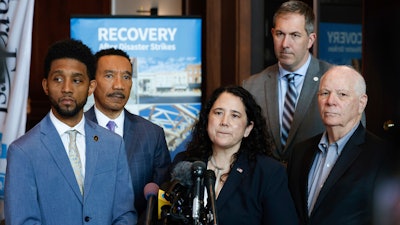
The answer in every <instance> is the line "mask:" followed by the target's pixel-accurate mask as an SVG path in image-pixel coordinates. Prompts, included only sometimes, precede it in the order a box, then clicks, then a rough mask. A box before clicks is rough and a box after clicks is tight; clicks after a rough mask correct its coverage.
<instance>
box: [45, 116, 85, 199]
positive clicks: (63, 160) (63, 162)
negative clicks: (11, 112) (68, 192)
mask: <svg viewBox="0 0 400 225" xmlns="http://www.w3.org/2000/svg"><path fill="white" fill-rule="evenodd" d="M41 133H42V144H43V146H44V147H45V148H46V149H47V151H48V152H49V153H50V155H51V156H52V157H53V159H54V162H55V163H56V164H57V166H58V168H59V169H60V173H61V174H62V175H63V176H64V178H65V180H67V182H68V184H69V186H70V187H71V189H72V190H73V192H75V195H76V196H77V198H78V199H79V200H80V201H81V202H82V195H81V192H80V190H79V186H78V183H77V182H76V178H75V174H74V171H73V170H72V167H71V163H70V161H69V158H68V155H67V152H66V150H65V148H64V145H63V143H62V141H61V138H60V136H59V134H58V132H57V130H56V128H55V127H54V125H53V123H52V122H51V120H50V116H49V115H47V116H46V119H45V120H44V123H43V127H41Z"/></svg>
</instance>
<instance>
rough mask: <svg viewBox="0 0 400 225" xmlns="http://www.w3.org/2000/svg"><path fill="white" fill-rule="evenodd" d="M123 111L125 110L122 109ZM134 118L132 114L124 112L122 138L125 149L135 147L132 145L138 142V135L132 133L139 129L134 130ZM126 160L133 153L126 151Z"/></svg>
mask: <svg viewBox="0 0 400 225" xmlns="http://www.w3.org/2000/svg"><path fill="white" fill-rule="evenodd" d="M124 110H125V109H124ZM134 120H135V118H134V117H133V115H132V114H130V113H129V112H128V111H126V110H125V121H124V137H129V138H124V142H125V146H126V149H127V150H128V149H130V148H131V146H135V144H134V143H137V142H138V141H139V135H136V134H135V133H134V132H140V131H139V129H137V128H136V123H135V122H134ZM126 152H127V157H128V160H129V159H130V158H131V157H132V154H133V151H126Z"/></svg>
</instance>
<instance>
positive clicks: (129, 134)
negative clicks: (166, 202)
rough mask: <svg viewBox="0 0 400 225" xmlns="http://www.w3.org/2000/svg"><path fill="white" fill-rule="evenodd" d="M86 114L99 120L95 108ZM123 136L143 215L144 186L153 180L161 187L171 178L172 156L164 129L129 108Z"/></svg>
mask: <svg viewBox="0 0 400 225" xmlns="http://www.w3.org/2000/svg"><path fill="white" fill-rule="evenodd" d="M85 116H86V117H87V118H88V119H89V120H92V121H93V122H95V123H97V118H96V114H95V112H94V107H91V108H90V109H89V110H88V111H87V112H85ZM123 138H124V142H125V148H126V154H127V157H128V164H129V168H130V172H131V176H132V185H133V190H134V192H135V208H136V210H137V212H138V214H139V215H141V214H142V213H143V212H144V211H145V209H146V199H145V197H144V194H143V189H144V186H145V185H146V184H147V183H150V182H155V183H157V184H158V185H159V186H160V185H161V184H162V183H164V182H165V181H166V179H168V177H167V176H168V168H169V166H170V164H171V156H170V153H169V151H168V147H167V143H166V139H165V134H164V130H163V129H162V128H161V127H160V126H158V125H156V124H154V123H152V122H150V121H148V120H146V119H144V118H143V117H141V116H138V115H134V114H132V113H130V112H128V111H127V110H125V121H124V137H123Z"/></svg>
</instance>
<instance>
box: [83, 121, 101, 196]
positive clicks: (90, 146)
mask: <svg viewBox="0 0 400 225" xmlns="http://www.w3.org/2000/svg"><path fill="white" fill-rule="evenodd" d="M85 136H86V138H85V139H86V167H85V183H84V192H85V198H87V196H88V194H89V193H90V189H91V186H92V183H93V177H94V174H95V170H96V165H97V158H98V151H97V150H96V149H99V148H101V146H100V144H99V142H98V141H99V139H100V138H103V137H100V136H98V134H97V132H96V127H95V126H94V124H92V123H90V121H89V120H88V119H86V121H85Z"/></svg>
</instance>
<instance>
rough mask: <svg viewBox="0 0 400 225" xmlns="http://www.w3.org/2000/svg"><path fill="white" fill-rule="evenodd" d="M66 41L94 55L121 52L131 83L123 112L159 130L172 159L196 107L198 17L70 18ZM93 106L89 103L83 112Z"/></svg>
mask: <svg viewBox="0 0 400 225" xmlns="http://www.w3.org/2000/svg"><path fill="white" fill-rule="evenodd" d="M70 22H71V38H74V39H79V40H82V42H84V43H85V44H87V45H88V46H89V47H90V48H91V49H92V51H93V52H97V51H99V50H101V49H105V48H111V47H113V48H118V49H121V50H124V51H126V52H127V53H128V55H129V56H130V57H131V62H132V65H133V69H132V71H133V84H132V90H131V95H130V99H129V101H128V103H127V105H126V109H127V110H129V111H130V112H132V113H135V114H138V115H140V116H142V117H144V118H146V119H148V120H150V121H152V122H154V123H156V124H158V125H159V126H161V127H163V128H164V131H165V134H166V139H167V144H168V147H169V150H170V152H171V156H172V157H173V156H174V155H175V154H176V153H177V152H179V151H182V150H184V148H185V143H186V142H187V139H188V138H189V137H190V130H191V127H192V126H193V124H194V123H195V122H196V121H197V117H198V113H199V111H200V107H201V80H202V77H201V74H202V71H201V68H202V67H201V63H202V62H201V57H202V46H201V44H202V43H201V42H202V36H201V35H202V32H201V31H202V21H201V18H200V17H112V16H111V17H72V18H71V21H70ZM93 103H94V100H93V97H91V98H89V99H88V103H87V104H86V106H85V110H87V109H89V108H90V107H91V106H92V105H93Z"/></svg>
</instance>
